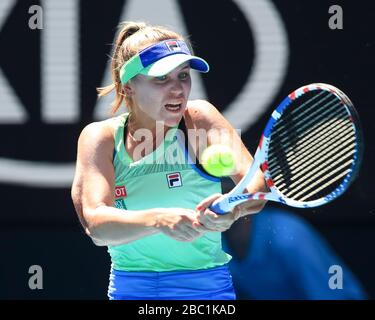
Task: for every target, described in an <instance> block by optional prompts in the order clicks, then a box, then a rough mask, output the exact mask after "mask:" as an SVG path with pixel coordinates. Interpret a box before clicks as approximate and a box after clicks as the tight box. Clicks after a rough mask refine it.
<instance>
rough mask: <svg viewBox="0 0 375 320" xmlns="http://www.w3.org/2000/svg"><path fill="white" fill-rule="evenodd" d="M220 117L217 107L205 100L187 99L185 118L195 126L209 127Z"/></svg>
mask: <svg viewBox="0 0 375 320" xmlns="http://www.w3.org/2000/svg"><path fill="white" fill-rule="evenodd" d="M221 117H222V116H221V114H220V112H219V111H218V110H217V108H216V107H215V106H214V105H213V104H211V103H210V102H208V101H206V100H189V102H188V104H187V108H186V111H185V119H186V120H187V122H188V123H191V125H193V124H194V125H193V126H194V127H196V128H197V127H198V128H207V127H211V126H212V125H213V124H215V122H217V121H219V120H220V119H221Z"/></svg>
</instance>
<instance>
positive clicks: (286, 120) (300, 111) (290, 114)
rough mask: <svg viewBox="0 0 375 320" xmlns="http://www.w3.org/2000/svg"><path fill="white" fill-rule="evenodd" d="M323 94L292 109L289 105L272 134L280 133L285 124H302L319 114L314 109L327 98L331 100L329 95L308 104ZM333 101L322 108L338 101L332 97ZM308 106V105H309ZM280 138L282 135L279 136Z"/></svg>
mask: <svg viewBox="0 0 375 320" xmlns="http://www.w3.org/2000/svg"><path fill="white" fill-rule="evenodd" d="M323 93H324V92H322V93H319V95H316V96H314V97H313V98H310V99H309V100H307V101H306V102H304V103H302V104H301V105H298V106H297V107H296V108H293V106H292V105H291V107H290V109H288V110H287V111H286V114H285V115H283V117H282V118H280V119H279V121H278V122H277V123H276V125H275V128H274V131H273V133H275V134H277V133H278V132H280V131H281V130H282V129H283V128H284V125H285V124H289V125H290V124H291V123H294V122H297V120H299V119H300V120H301V121H302V122H306V121H308V120H309V118H311V117H313V116H315V115H316V114H317V113H319V112H320V109H318V108H316V107H317V106H318V105H319V104H321V103H323V102H324V101H326V100H327V99H329V98H332V95H331V94H327V95H326V96H325V97H323V98H322V99H321V100H319V101H317V102H316V103H313V104H310V103H311V102H313V101H315V100H316V99H317V98H318V97H319V96H321V95H322V94H323ZM333 97H334V99H333V100H332V101H330V102H328V103H326V104H325V105H324V107H329V106H330V105H331V104H332V103H333V102H334V101H340V100H339V99H337V97H336V96H333ZM293 103H296V101H293V102H292V103H291V104H293ZM309 104H310V105H309ZM310 111H312V113H310V114H309V115H308V116H307V117H304V118H302V117H303V116H305V115H306V114H307V113H309V112H310ZM280 136H282V134H281V135H280Z"/></svg>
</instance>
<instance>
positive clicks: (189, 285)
mask: <svg viewBox="0 0 375 320" xmlns="http://www.w3.org/2000/svg"><path fill="white" fill-rule="evenodd" d="M109 280H110V281H109V287H108V297H109V299H110V300H235V299H236V294H235V291H234V288H233V282H232V276H231V274H230V271H229V268H228V266H227V265H224V266H219V267H215V268H211V269H204V270H191V271H185V270H184V271H167V272H139V271H119V270H114V269H112V270H111V274H110V278H109Z"/></svg>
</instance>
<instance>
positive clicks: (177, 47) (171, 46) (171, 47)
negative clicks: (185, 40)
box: [165, 41, 181, 51]
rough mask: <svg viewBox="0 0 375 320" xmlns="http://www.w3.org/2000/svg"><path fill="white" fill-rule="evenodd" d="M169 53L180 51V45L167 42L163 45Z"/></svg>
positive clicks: (175, 42)
mask: <svg viewBox="0 0 375 320" xmlns="http://www.w3.org/2000/svg"><path fill="white" fill-rule="evenodd" d="M165 44H166V45H167V47H168V49H169V51H181V48H180V45H179V44H178V42H177V41H168V42H166V43H165Z"/></svg>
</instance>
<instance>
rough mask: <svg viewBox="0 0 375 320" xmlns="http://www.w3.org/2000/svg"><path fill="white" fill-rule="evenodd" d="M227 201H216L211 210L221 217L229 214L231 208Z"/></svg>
mask: <svg viewBox="0 0 375 320" xmlns="http://www.w3.org/2000/svg"><path fill="white" fill-rule="evenodd" d="M225 200H226V199H224V200H222V201H217V202H216V201H215V202H214V203H213V204H212V205H211V206H210V207H209V209H210V210H211V211H213V212H215V213H216V214H219V215H223V214H227V213H228V212H229V211H230V208H229V206H228V204H227V201H225Z"/></svg>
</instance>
